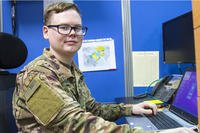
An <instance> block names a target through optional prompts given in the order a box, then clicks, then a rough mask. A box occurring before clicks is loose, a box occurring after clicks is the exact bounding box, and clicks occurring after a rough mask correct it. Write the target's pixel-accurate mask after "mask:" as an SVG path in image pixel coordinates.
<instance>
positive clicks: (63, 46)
mask: <svg viewBox="0 0 200 133" xmlns="http://www.w3.org/2000/svg"><path fill="white" fill-rule="evenodd" d="M65 24H66V25H71V26H77V25H82V22H81V17H80V15H79V14H78V13H77V12H76V11H75V10H72V9H71V10H67V11H64V12H61V13H57V14H53V15H52V16H51V18H50V23H49V25H65ZM43 35H44V38H45V39H48V40H49V43H50V49H51V50H52V51H53V52H56V54H57V55H59V56H64V57H65V56H73V55H74V53H75V52H77V51H78V50H79V48H80V47H81V44H82V36H78V35H76V34H75V31H74V29H73V30H71V32H70V33H69V34H68V35H62V34H60V33H58V31H57V28H56V27H52V28H48V27H47V26H44V27H43Z"/></svg>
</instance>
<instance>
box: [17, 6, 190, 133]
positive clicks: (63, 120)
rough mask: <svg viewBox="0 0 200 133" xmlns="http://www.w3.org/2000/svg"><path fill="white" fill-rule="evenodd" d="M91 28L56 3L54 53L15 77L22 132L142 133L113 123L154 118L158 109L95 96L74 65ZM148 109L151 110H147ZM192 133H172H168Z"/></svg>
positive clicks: (51, 9)
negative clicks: (107, 101)
mask: <svg viewBox="0 0 200 133" xmlns="http://www.w3.org/2000/svg"><path fill="white" fill-rule="evenodd" d="M86 32H87V27H84V26H83V25H82V21H81V16H80V12H79V9H78V7H77V6H76V5H75V4H72V3H65V2H60V3H54V4H52V5H50V6H48V7H47V9H46V10H45V13H44V26H43V36H44V38H45V39H47V40H49V44H50V48H46V49H44V52H43V54H42V55H41V56H39V57H38V58H36V59H35V60H34V61H32V62H31V63H30V64H28V65H27V66H26V67H25V68H24V69H23V70H21V71H20V72H19V73H18V75H17V84H16V89H15V92H14V95H13V113H14V116H15V119H16V123H17V127H18V130H19V132H29V133H72V132H74V133H80V132H83V133H96V132H104V133H111V132H113V133H114V132H116V133H130V132H135V133H136V132H137V133H143V132H144V131H143V130H142V129H131V128H130V127H129V125H127V124H124V125H116V124H115V123H113V122H111V121H114V120H116V119H118V118H119V117H120V116H122V115H132V114H142V113H145V114H151V113H153V114H156V111H157V108H156V105H154V104H150V103H145V102H144V103H141V104H137V105H124V104H102V103H97V102H95V100H94V98H93V97H92V96H91V94H90V92H89V90H88V88H87V86H86V84H85V82H84V78H83V75H82V73H81V72H80V70H79V69H78V68H77V67H76V66H75V64H74V62H73V55H74V54H75V53H76V52H77V51H78V50H79V48H80V47H81V43H82V39H83V36H84V35H85V34H86ZM147 108H148V109H147ZM178 131H179V132H181V131H182V132H184V131H185V132H186V131H188V132H191V133H193V132H192V131H190V130H188V129H183V128H180V129H174V130H171V132H170V130H169V131H166V133H175V132H176V133H178Z"/></svg>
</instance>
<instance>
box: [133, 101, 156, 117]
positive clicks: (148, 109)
mask: <svg viewBox="0 0 200 133" xmlns="http://www.w3.org/2000/svg"><path fill="white" fill-rule="evenodd" d="M156 112H157V106H156V104H154V103H150V102H142V103H139V104H135V105H133V109H132V114H149V115H150V114H154V115H155V114H156Z"/></svg>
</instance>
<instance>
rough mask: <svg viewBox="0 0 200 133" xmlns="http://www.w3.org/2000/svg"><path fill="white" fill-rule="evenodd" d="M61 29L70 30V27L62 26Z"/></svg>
mask: <svg viewBox="0 0 200 133" xmlns="http://www.w3.org/2000/svg"><path fill="white" fill-rule="evenodd" d="M60 29H62V30H69V29H70V27H69V26H60Z"/></svg>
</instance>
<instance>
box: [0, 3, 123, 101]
mask: <svg viewBox="0 0 200 133" xmlns="http://www.w3.org/2000/svg"><path fill="white" fill-rule="evenodd" d="M75 3H77V4H78V5H79V7H80V10H81V12H82V17H83V24H84V25H86V26H88V28H89V30H88V33H87V35H86V37H85V39H98V38H108V37H109V38H110V37H111V38H113V39H114V41H115V52H116V64H117V69H116V70H110V71H109V70H108V71H96V72H85V73H84V76H85V79H86V83H87V84H88V87H89V88H90V90H91V93H92V95H93V96H94V97H95V98H96V100H97V101H103V102H113V101H114V98H115V97H119V96H124V76H123V73H124V68H123V66H124V65H123V41H122V24H121V2H120V1H113V2H111V1H110V2H109V1H86V2H85V1H84V2H83V1H77V2H75ZM10 7H11V2H8V1H5V3H4V7H3V9H4V18H5V19H4V24H6V25H4V32H8V33H12V27H11V15H10V14H11V13H10ZM42 17H43V2H42V1H17V3H16V23H17V25H16V27H17V35H18V36H19V37H20V38H21V39H22V40H23V41H24V42H25V44H26V45H27V48H28V58H27V60H26V62H25V63H24V64H23V65H22V66H20V67H19V68H17V69H11V70H10V71H11V72H18V71H19V70H20V69H22V67H24V65H26V64H27V63H29V62H30V61H31V60H33V59H34V58H36V57H37V56H39V55H40V54H41V53H42V51H43V48H44V47H48V42H47V41H46V40H45V39H43V35H42V24H43V23H42ZM75 61H76V62H77V55H76V56H75Z"/></svg>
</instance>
